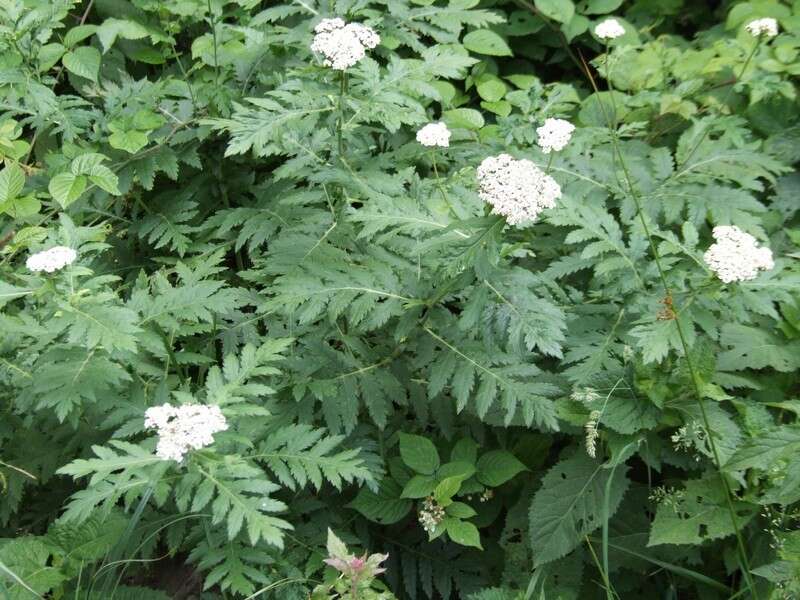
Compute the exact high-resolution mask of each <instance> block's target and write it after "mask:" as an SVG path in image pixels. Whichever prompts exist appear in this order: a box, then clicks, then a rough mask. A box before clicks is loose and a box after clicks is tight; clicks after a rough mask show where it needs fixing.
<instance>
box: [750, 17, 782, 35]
mask: <svg viewBox="0 0 800 600" xmlns="http://www.w3.org/2000/svg"><path fill="white" fill-rule="evenodd" d="M745 29H747V31H748V33H750V35H752V36H753V37H760V36H762V35H763V36H764V37H768V38H771V37H775V36H776V35H778V22H777V21H776V20H775V19H773V18H771V17H765V18H763V19H755V20H754V21H750V22H749V23H748V24H747V25H745Z"/></svg>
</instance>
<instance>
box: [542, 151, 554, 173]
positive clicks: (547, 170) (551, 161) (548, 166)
mask: <svg viewBox="0 0 800 600" xmlns="http://www.w3.org/2000/svg"><path fill="white" fill-rule="evenodd" d="M555 154H556V153H555V151H553V150H550V156H548V157H547V166H546V167H545V169H544V174H545V175H549V174H550V167H552V166H553V158H555Z"/></svg>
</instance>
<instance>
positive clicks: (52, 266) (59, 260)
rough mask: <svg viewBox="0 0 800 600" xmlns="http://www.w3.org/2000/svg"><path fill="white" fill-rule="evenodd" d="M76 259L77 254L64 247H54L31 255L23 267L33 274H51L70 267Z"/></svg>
mask: <svg viewBox="0 0 800 600" xmlns="http://www.w3.org/2000/svg"><path fill="white" fill-rule="evenodd" d="M76 258H78V253H77V252H75V250H73V249H72V248H67V247H66V246H54V247H52V248H50V249H49V250H43V251H42V252H37V253H36V254H31V255H30V256H29V257H28V260H26V261H25V266H26V267H28V269H29V270H31V271H33V272H38V271H44V272H45V273H52V272H53V271H58V270H59V269H63V268H64V267H66V266H67V265H71V264H72V263H73V262H75V259H76Z"/></svg>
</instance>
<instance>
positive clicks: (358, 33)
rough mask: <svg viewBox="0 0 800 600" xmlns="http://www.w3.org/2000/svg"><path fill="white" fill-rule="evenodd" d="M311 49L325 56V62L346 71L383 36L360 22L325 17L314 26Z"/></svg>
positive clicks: (338, 69)
mask: <svg viewBox="0 0 800 600" xmlns="http://www.w3.org/2000/svg"><path fill="white" fill-rule="evenodd" d="M314 32H315V34H316V35H315V36H314V40H313V41H312V42H311V50H312V51H313V52H316V53H318V54H321V55H322V56H324V57H325V59H324V61H323V64H324V65H325V66H326V67H330V68H332V69H335V70H337V71H344V70H345V69H348V68H349V67H352V66H353V65H355V64H357V63H358V61H360V60H361V59H362V58H364V56H365V55H366V50H368V49H372V48H374V47H375V46H377V45H378V44H379V43H380V41H381V38H380V36H379V35H378V34H377V33H375V31H374V30H373V29H371V28H370V27H367V26H366V25H361V24H360V23H346V22H345V21H344V20H343V19H340V18H339V17H336V18H334V19H323V20H322V21H320V22H319V24H318V25H317V26H316V27H315V28H314Z"/></svg>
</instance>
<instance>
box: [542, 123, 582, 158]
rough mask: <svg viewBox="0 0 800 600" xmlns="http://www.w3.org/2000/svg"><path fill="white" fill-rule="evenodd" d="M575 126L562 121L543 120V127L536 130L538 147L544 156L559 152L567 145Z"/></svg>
mask: <svg viewBox="0 0 800 600" xmlns="http://www.w3.org/2000/svg"><path fill="white" fill-rule="evenodd" d="M573 131H575V125H573V124H572V123H570V122H569V121H565V120H564V119H552V118H550V119H545V121H544V125H542V126H541V127H539V128H538V129H537V130H536V135H538V136H539V141H538V142H537V143H538V144H539V147H540V148H541V149H542V152H544V153H545V154H550V153H551V152H553V151H555V152H560V151H561V150H563V149H564V148H566V147H567V144H569V140H570V138H571V137H572V132H573Z"/></svg>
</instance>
